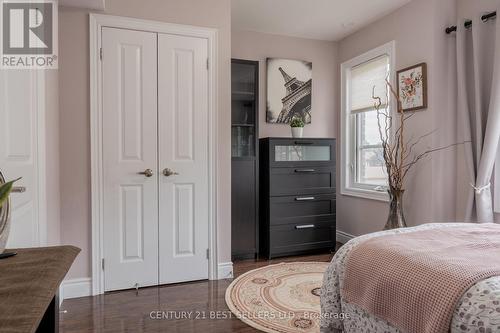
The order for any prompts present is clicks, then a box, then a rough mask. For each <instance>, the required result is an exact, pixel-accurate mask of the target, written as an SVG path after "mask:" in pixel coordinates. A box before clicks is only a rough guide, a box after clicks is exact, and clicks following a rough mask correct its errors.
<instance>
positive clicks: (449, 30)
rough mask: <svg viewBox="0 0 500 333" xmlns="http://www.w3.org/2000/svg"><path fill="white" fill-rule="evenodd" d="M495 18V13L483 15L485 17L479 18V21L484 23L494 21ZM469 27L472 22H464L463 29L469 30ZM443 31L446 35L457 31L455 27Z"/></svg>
mask: <svg viewBox="0 0 500 333" xmlns="http://www.w3.org/2000/svg"><path fill="white" fill-rule="evenodd" d="M496 17H497V12H491V13H489V14H485V15H483V16H481V20H482V21H483V22H486V21H488V20H490V19H494V18H496ZM471 26H472V21H465V23H464V27H465V28H466V29H468V28H470V27H471ZM445 31H446V33H447V34H451V33H452V32H453V31H457V26H456V25H454V26H452V27H448V28H446V30H445Z"/></svg>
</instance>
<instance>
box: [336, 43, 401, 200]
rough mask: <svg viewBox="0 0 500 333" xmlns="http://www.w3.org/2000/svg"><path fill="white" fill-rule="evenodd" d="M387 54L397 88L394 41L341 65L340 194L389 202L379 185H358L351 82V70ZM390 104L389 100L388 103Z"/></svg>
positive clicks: (391, 80)
mask: <svg viewBox="0 0 500 333" xmlns="http://www.w3.org/2000/svg"><path fill="white" fill-rule="evenodd" d="M384 55H387V56H389V67H390V69H389V82H390V83H391V84H392V85H393V86H394V82H395V80H394V78H395V72H396V71H395V66H394V65H395V55H396V43H395V41H391V42H388V43H386V44H384V45H382V46H379V47H377V48H375V49H372V50H370V51H368V52H366V53H363V54H361V55H359V56H357V57H354V58H352V59H351V60H348V61H346V62H344V63H342V65H341V112H340V116H341V122H340V131H341V158H340V160H341V163H340V178H341V179H340V182H341V187H340V194H342V195H347V196H354V197H360V198H365V199H372V200H379V201H386V202H388V201H389V195H388V193H387V191H386V190H385V189H382V190H381V189H380V186H379V185H369V184H364V183H359V182H357V179H358V178H357V173H358V170H359V169H358V168H357V167H356V165H355V162H356V160H357V158H356V154H358V151H357V149H356V147H357V146H356V141H357V140H359V132H360V131H359V130H355V131H353V130H352V129H353V128H355V127H356V128H358V127H359V124H357V123H359V122H357V121H356V118H357V117H350V114H351V110H350V103H348V101H349V100H350V91H349V87H350V85H349V82H350V79H351V69H352V68H353V67H356V66H359V65H362V64H363V63H366V62H368V61H370V60H373V59H375V58H378V57H381V56H384ZM389 105H390V101H389Z"/></svg>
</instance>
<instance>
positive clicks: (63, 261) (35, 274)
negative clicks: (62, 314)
mask: <svg viewBox="0 0 500 333" xmlns="http://www.w3.org/2000/svg"><path fill="white" fill-rule="evenodd" d="M8 251H9V252H17V255H16V256H14V257H10V258H6V259H2V260H0V332H12V333H17V332H19V333H21V332H22V333H24V332H26V333H33V332H44V333H49V332H58V330H59V295H58V291H59V285H60V284H61V282H62V280H63V279H64V277H65V276H66V273H67V272H68V270H69V269H70V267H71V265H72V264H73V261H74V260H75V258H76V256H77V255H78V253H79V252H80V249H79V248H77V247H74V246H54V247H39V248H29V249H11V250H8Z"/></svg>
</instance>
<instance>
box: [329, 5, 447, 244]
mask: <svg viewBox="0 0 500 333" xmlns="http://www.w3.org/2000/svg"><path fill="white" fill-rule="evenodd" d="M455 11H456V4H455V0H419V1H412V2H411V3H409V4H408V5H406V6H404V7H402V8H400V9H398V10H397V11H395V12H393V13H392V14H390V15H388V16H386V17H384V18H382V19H381V20H379V21H377V22H375V23H373V24H371V25H369V26H368V27H366V28H364V29H362V30H360V31H358V32H356V33H354V34H352V35H350V36H348V37H346V38H345V39H343V40H342V41H340V43H339V63H342V62H344V61H347V60H349V59H351V58H353V57H355V56H357V55H359V54H362V53H364V52H366V51H368V50H370V49H373V48H375V47H377V46H380V45H382V44H384V43H387V42H389V41H391V40H395V41H396V69H401V68H404V67H407V66H410V65H414V64H417V63H420V62H426V63H427V65H428V72H429V75H428V86H429V107H428V109H427V110H425V111H420V112H418V113H417V114H416V115H415V116H414V117H413V118H412V119H411V121H409V122H408V124H409V125H410V126H409V130H408V131H407V134H408V137H411V135H415V137H418V136H419V135H422V134H424V133H427V132H429V131H432V130H434V129H437V133H436V134H435V135H433V136H431V137H429V139H428V140H426V141H424V142H423V145H422V146H421V147H422V149H426V148H429V147H439V146H441V145H445V144H450V143H453V142H455V141H456V134H455V122H456V115H455V111H454V108H453V101H454V97H453V93H454V88H453V82H454V81H453V79H452V77H453V67H454V65H453V53H450V52H452V51H453V39H452V38H453V37H450V36H448V35H446V34H445V33H444V28H445V27H446V26H447V25H450V24H452V23H454V22H455V15H456V14H455ZM339 80H340V77H339ZM337 103H338V104H337V108H338V109H339V110H340V100H338V101H337ZM339 115H340V114H339ZM338 165H339V164H338ZM455 173H456V168H455V150H454V149H450V150H448V151H446V152H440V153H436V154H434V155H433V156H432V159H428V160H427V161H424V162H422V163H420V164H419V165H418V167H417V169H416V170H415V172H413V174H411V175H410V176H409V178H408V181H407V185H406V193H405V211H406V218H407V223H408V224H409V225H418V224H422V223H428V222H439V221H443V222H445V221H453V220H455V179H456V177H455ZM387 213H388V204H387V203H385V202H379V201H373V200H367V199H361V198H355V197H349V196H344V195H340V194H339V196H338V199H337V224H338V229H339V230H341V231H343V232H346V233H348V234H352V235H361V234H365V233H369V232H373V231H378V230H381V229H382V228H383V226H384V224H385V220H386V218H387Z"/></svg>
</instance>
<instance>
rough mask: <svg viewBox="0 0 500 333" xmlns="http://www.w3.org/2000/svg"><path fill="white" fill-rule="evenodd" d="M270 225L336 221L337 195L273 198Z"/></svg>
mask: <svg viewBox="0 0 500 333" xmlns="http://www.w3.org/2000/svg"><path fill="white" fill-rule="evenodd" d="M269 213H270V216H269V217H270V224H271V225H281V224H294V223H313V222H331V223H334V221H335V194H319V195H299V196H287V197H273V198H271V203H270V212H269Z"/></svg>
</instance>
